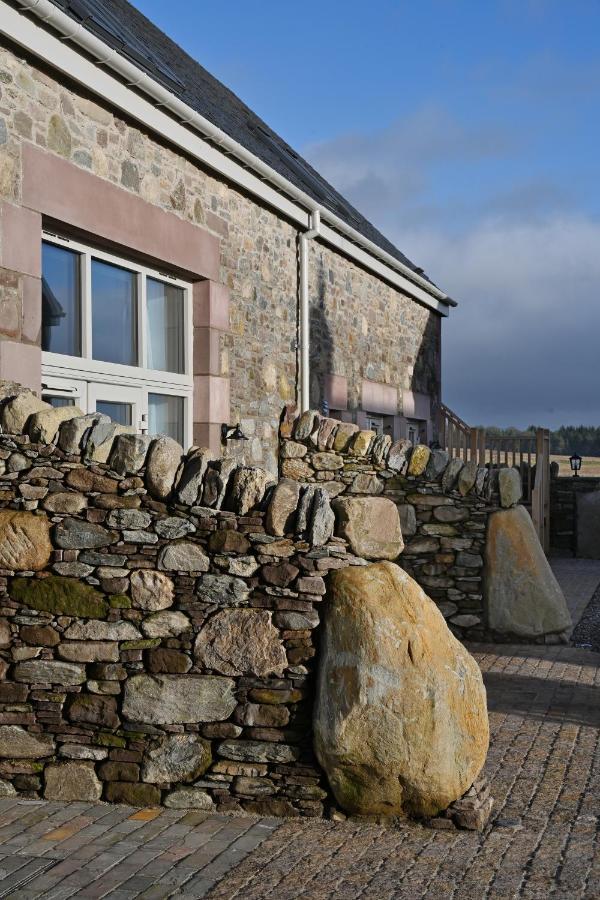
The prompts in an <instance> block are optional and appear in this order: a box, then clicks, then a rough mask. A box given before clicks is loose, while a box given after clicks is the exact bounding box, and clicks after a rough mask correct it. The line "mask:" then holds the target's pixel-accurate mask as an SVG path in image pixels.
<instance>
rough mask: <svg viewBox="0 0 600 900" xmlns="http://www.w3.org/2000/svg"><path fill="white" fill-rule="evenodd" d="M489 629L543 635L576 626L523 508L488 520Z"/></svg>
mask: <svg viewBox="0 0 600 900" xmlns="http://www.w3.org/2000/svg"><path fill="white" fill-rule="evenodd" d="M483 596H484V606H485V613H486V619H487V625H488V627H489V628H490V629H491V630H492V631H495V632H498V633H499V634H505V635H518V636H519V637H526V638H532V637H539V636H541V635H544V634H560V633H562V632H566V631H569V630H570V628H571V616H570V615H569V610H568V608H567V604H566V601H565V598H564V595H563V592H562V590H561V589H560V586H559V584H558V582H557V580H556V578H555V577H554V573H553V572H552V569H551V568H550V564H549V562H548V560H547V559H546V556H545V554H544V551H543V549H542V546H541V544H540V542H539V539H538V536H537V534H536V531H535V528H534V525H533V522H532V520H531V516H530V515H529V513H528V512H527V510H526V509H525V507H524V506H514V507H513V508H512V509H502V510H498V511H497V512H494V513H492V515H491V516H490V517H489V519H488V533H487V540H486V545H485V569H484V579H483Z"/></svg>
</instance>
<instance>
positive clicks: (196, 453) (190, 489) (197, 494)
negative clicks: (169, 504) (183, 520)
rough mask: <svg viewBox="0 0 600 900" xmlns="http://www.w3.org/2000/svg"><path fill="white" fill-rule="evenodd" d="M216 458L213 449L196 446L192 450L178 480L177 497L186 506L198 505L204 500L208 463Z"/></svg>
mask: <svg viewBox="0 0 600 900" xmlns="http://www.w3.org/2000/svg"><path fill="white" fill-rule="evenodd" d="M214 458H215V455H214V453H213V452H212V450H209V449H208V448H206V447H196V448H194V450H192V451H191V452H190V453H189V455H188V457H187V459H186V461H185V465H184V467H183V471H182V473H181V476H180V478H179V481H178V482H177V499H178V500H179V502H180V503H183V504H184V505H185V506H196V504H197V503H200V502H201V501H202V487H203V482H204V475H205V474H206V470H207V468H208V464H209V463H210V462H213V461H214Z"/></svg>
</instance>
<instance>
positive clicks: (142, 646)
mask: <svg viewBox="0 0 600 900" xmlns="http://www.w3.org/2000/svg"><path fill="white" fill-rule="evenodd" d="M159 644H160V638H147V639H145V640H141V641H122V642H121V644H120V645H119V646H120V649H121V650H149V649H150V648H151V647H158V645H159Z"/></svg>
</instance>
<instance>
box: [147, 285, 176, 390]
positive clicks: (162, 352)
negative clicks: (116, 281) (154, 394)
mask: <svg viewBox="0 0 600 900" xmlns="http://www.w3.org/2000/svg"><path fill="white" fill-rule="evenodd" d="M146 303H147V313H146V315H147V322H148V368H149V369H159V370H160V371H161V372H179V373H183V371H184V340H183V331H184V328H183V321H184V292H183V289H182V288H180V287H176V286H175V285H173V284H168V283H165V282H163V281H157V280H156V279H155V278H148V279H147V280H146Z"/></svg>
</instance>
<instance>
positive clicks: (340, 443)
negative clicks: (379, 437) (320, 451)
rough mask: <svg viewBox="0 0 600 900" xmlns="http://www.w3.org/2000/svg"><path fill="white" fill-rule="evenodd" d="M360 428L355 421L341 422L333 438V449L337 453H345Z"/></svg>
mask: <svg viewBox="0 0 600 900" xmlns="http://www.w3.org/2000/svg"><path fill="white" fill-rule="evenodd" d="M359 430H360V429H359V427H358V425H355V424H354V423H353V422H340V423H339V424H338V427H337V430H336V432H335V435H334V438H333V444H332V449H333V450H334V451H335V452H336V453H345V452H346V451H347V450H348V448H349V446H350V444H351V443H352V440H353V439H354V435H355V434H356V432H357V431H359Z"/></svg>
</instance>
